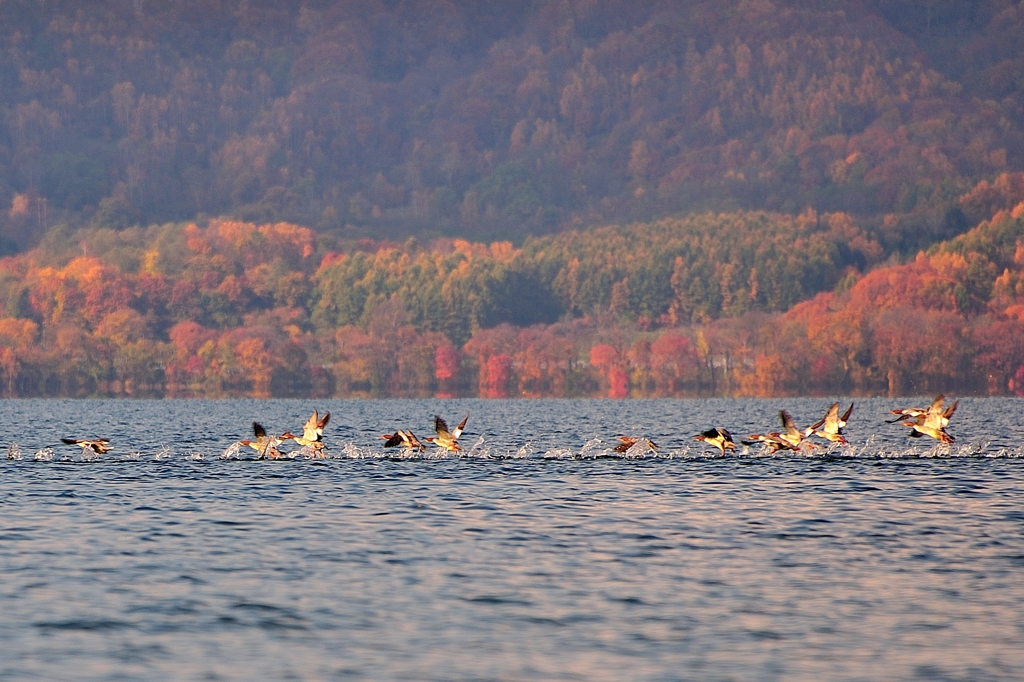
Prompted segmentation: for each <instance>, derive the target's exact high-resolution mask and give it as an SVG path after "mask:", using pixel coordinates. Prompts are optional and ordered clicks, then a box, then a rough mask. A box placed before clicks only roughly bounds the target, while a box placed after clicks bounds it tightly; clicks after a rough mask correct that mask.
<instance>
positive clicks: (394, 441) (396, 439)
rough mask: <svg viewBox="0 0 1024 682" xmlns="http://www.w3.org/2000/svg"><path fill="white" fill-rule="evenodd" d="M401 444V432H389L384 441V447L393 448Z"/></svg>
mask: <svg viewBox="0 0 1024 682" xmlns="http://www.w3.org/2000/svg"><path fill="white" fill-rule="evenodd" d="M401 444H402V432H401V431H395V432H394V433H393V434H391V435H390V436H389V437H388V439H387V440H386V441H384V447H386V448H394V447H398V446H399V445H401Z"/></svg>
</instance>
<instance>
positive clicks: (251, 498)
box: [0, 397, 1024, 681]
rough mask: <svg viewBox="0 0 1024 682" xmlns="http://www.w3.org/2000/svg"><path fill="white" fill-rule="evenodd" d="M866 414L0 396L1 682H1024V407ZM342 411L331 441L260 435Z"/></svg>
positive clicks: (753, 406)
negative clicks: (936, 414)
mask: <svg viewBox="0 0 1024 682" xmlns="http://www.w3.org/2000/svg"><path fill="white" fill-rule="evenodd" d="M854 401H855V402H856V407H855V410H854V412H853V415H852V417H851V418H850V423H849V426H848V427H847V429H846V433H847V437H848V438H849V439H850V441H851V445H850V446H848V447H845V448H842V447H838V446H831V447H829V448H821V449H818V450H816V451H814V452H813V453H807V454H805V453H799V454H798V453H779V454H774V455H770V454H767V453H765V452H763V451H762V449H761V448H760V447H744V446H740V448H739V451H738V452H737V453H736V454H729V455H727V456H725V457H721V456H719V455H718V451H717V450H715V449H714V448H712V447H709V446H705V445H704V444H703V443H699V442H696V441H694V440H693V438H692V437H693V436H694V435H695V434H697V433H699V432H700V431H702V430H704V429H706V428H709V427H710V426H715V425H721V426H725V427H727V428H729V429H730V430H731V431H732V432H733V434H734V436H736V437H737V440H738V439H739V438H740V437H741V436H744V435H747V434H750V433H756V432H761V433H763V432H766V431H769V430H772V431H774V430H778V417H777V413H778V410H779V409H780V408H785V409H787V410H788V411H789V412H791V413H792V414H793V417H794V418H795V420H796V421H797V423H798V425H800V426H804V425H806V424H808V423H810V422H813V421H815V420H817V419H818V418H819V417H820V416H822V415H823V414H824V412H825V410H826V409H827V407H828V405H829V404H830V402H831V401H830V400H826V399H809V398H800V399H778V400H739V399H737V400H730V399H715V400H626V401H610V400H536V401H527V400H521V401H517V400H504V401H502V400H387V401H345V400H322V401H319V402H312V401H299V400H273V401H258V400H225V401H174V400H168V401H110V400H79V401H75V400H6V401H0V409H2V412H0V423H2V425H3V428H4V434H5V435H4V438H5V441H0V445H2V446H3V449H4V450H6V451H7V452H8V456H9V457H11V459H7V460H2V461H0V476H2V478H0V481H2V483H0V576H2V579H0V642H2V644H0V679H2V680H40V679H44V680H201V679H206V680H253V679H274V680H358V679H375V680H378V679H380V680H588V681H589V680H626V679H629V680H702V681H704V680H808V681H809V680H824V679H828V680H908V679H920V680H973V681H977V680H1020V679H1024V646H1022V645H1021V642H1022V641H1024V418H1022V417H1024V399H1010V398H988V399H982V398H974V399H971V398H968V399H964V400H962V401H961V404H960V406H959V409H958V411H957V413H956V414H955V415H954V416H953V419H952V421H951V423H950V426H949V431H950V433H952V434H953V435H954V436H955V437H956V439H957V442H956V443H955V444H953V445H949V446H943V445H937V444H936V443H935V442H934V441H931V440H929V439H926V438H921V439H910V438H908V437H907V429H906V428H905V427H902V426H900V425H899V424H885V423H884V420H885V419H886V418H888V417H889V416H890V415H889V414H888V411H889V410H890V409H893V408H894V407H906V406H911V405H921V406H926V405H927V404H928V402H929V401H930V397H919V398H912V399H909V400H890V399H879V398H874V399H863V398H857V399H854ZM848 402H849V401H844V402H843V407H844V408H845V406H846V404H848ZM314 408H317V409H319V410H320V411H321V412H323V411H324V410H330V412H331V415H332V416H331V421H330V423H329V424H328V426H327V428H326V429H325V436H324V439H325V441H326V442H327V444H328V448H329V450H328V454H329V457H328V458H327V459H308V458H304V457H301V456H299V457H297V458H296V459H293V460H292V459H288V460H273V461H267V460H262V461H258V460H255V459H254V458H253V457H254V455H255V452H254V451H252V450H251V449H248V448H239V447H238V446H237V445H236V444H235V443H236V442H237V441H238V440H240V439H243V438H249V437H251V434H252V431H251V426H250V425H251V422H252V421H253V420H259V421H260V422H261V423H263V424H264V425H265V426H266V427H267V430H268V431H271V432H274V433H280V432H281V431H283V430H285V429H290V430H292V431H298V430H300V429H301V425H302V423H303V422H304V421H305V420H306V418H307V417H308V416H309V414H310V412H311V411H312V410H313V409H314ZM467 412H468V413H469V414H470V418H469V423H468V425H467V427H466V433H465V434H463V436H462V438H461V442H462V443H463V445H464V446H465V448H466V450H465V451H464V452H462V453H458V454H457V455H454V456H453V455H442V454H438V453H437V452H435V451H428V452H427V453H424V454H422V455H415V454H409V453H403V452H401V451H385V450H383V449H382V447H381V446H382V444H383V441H381V440H380V438H379V436H380V435H381V434H383V433H389V432H391V431H393V430H395V429H397V428H411V429H412V430H413V431H415V432H416V434H417V435H418V436H420V437H421V438H422V437H424V436H426V435H431V434H430V432H431V423H432V418H433V415H434V414H435V413H436V414H440V415H442V416H444V417H445V418H446V419H447V420H448V423H449V424H451V425H454V424H455V423H457V422H458V421H459V420H460V419H461V418H462V417H463V416H464V415H465V414H466V413H467ZM618 435H632V436H643V437H646V438H649V439H650V440H652V441H654V442H655V443H657V444H658V445H659V446H660V448H659V450H658V451H657V452H654V451H645V450H644V449H643V448H634V450H633V451H630V452H628V453H626V454H625V455H621V454H616V453H614V452H613V451H612V448H613V447H614V446H615V445H616V443H617V440H616V436H618ZM61 437H90V438H91V437H107V438H110V440H111V445H112V446H113V448H114V450H113V451H112V452H110V453H107V454H104V455H99V456H89V455H83V453H82V452H81V451H80V448H78V447H75V446H66V445H62V444H61V443H60V438H61ZM245 450H249V453H248V454H247V453H246V452H245ZM2 456H3V455H2V454H0V457H2Z"/></svg>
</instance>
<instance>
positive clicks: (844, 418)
mask: <svg viewBox="0 0 1024 682" xmlns="http://www.w3.org/2000/svg"><path fill="white" fill-rule="evenodd" d="M851 414H853V403H850V407H849V409H847V410H846V412H843V416H842V417H840V418H839V427H840V428H842V427H844V426H846V422H847V420H849V419H850V415H851Z"/></svg>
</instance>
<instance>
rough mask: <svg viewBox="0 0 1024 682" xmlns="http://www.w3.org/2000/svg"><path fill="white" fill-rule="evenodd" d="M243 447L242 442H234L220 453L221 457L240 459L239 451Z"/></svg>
mask: <svg viewBox="0 0 1024 682" xmlns="http://www.w3.org/2000/svg"><path fill="white" fill-rule="evenodd" d="M241 448H242V444H241V443H232V444H231V445H229V446H227V447H226V448H225V449H224V452H222V453H220V458H221V459H239V457H238V451H239V450H240V449H241Z"/></svg>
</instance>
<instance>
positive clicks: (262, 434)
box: [252, 422, 267, 439]
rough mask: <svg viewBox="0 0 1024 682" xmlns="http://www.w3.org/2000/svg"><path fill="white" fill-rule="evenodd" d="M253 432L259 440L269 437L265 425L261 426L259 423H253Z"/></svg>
mask: <svg viewBox="0 0 1024 682" xmlns="http://www.w3.org/2000/svg"><path fill="white" fill-rule="evenodd" d="M252 432H253V434H254V435H255V436H256V438H257V439H259V438H266V437H267V430H266V429H265V428H263V424H260V423H259V422H253V423H252Z"/></svg>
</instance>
